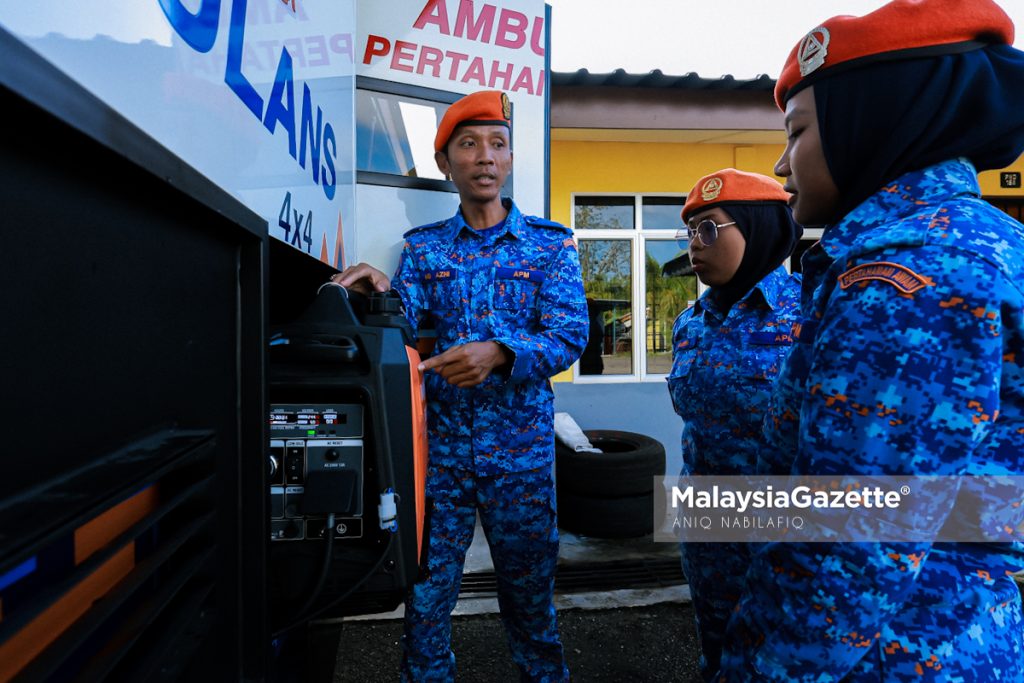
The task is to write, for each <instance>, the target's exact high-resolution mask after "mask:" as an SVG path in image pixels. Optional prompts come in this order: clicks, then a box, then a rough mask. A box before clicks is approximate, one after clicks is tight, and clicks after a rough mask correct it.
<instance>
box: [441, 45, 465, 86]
mask: <svg viewBox="0 0 1024 683" xmlns="http://www.w3.org/2000/svg"><path fill="white" fill-rule="evenodd" d="M444 54H445V56H446V57H448V59H450V60H452V70H451V72H450V73H449V74H448V80H450V81H454V80H455V79H456V77H457V76H458V73H459V64H462V62H464V61H466V60H467V59H469V55H464V54H462V53H461V52H452V51H451V50H448V51H446V52H445V53H444Z"/></svg>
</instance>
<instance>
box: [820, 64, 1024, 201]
mask: <svg viewBox="0 0 1024 683" xmlns="http://www.w3.org/2000/svg"><path fill="white" fill-rule="evenodd" d="M813 87H814V100H815V103H816V104H817V107H818V125H819V127H820V130H821V141H822V148H823V150H824V152H825V160H826V162H827V163H828V168H829V171H830V172H831V173H832V178H833V180H834V181H835V184H836V187H837V188H838V189H839V193H840V195H841V197H842V201H841V204H840V207H839V212H838V213H837V214H836V217H835V218H836V220H838V219H841V218H842V217H843V216H845V215H846V214H847V213H849V212H850V211H851V210H853V209H854V208H856V207H857V206H858V205H859V204H860V203H861V202H863V201H864V200H865V199H867V198H868V197H870V196H871V195H872V194H874V193H875V192H877V191H878V190H879V189H880V188H881V187H882V186H883V185H885V184H886V183H887V182H889V181H891V180H895V179H896V178H898V177H899V176H901V175H903V174H904V173H907V172H908V171H914V170H918V169H922V168H925V167H927V166H931V165H932V164H936V163H939V162H941V161H946V160H949V159H954V158H957V157H967V158H968V159H970V160H971V162H972V163H973V164H974V166H975V167H976V168H977V169H978V170H985V169H993V168H1003V167H1005V166H1007V165H1009V164H1011V163H1013V161H1014V160H1015V159H1017V157H1018V156H1020V154H1021V151H1022V150H1024V52H1020V51H1019V50H1015V49H1014V48H1012V47H1010V46H1008V45H990V46H987V47H983V48H979V49H976V50H972V51H970V52H963V53H960V54H950V55H941V56H937V57H922V58H917V59H908V60H904V61H886V62H877V63H874V64H868V65H865V66H863V67H860V68H856V69H852V70H849V71H845V72H841V73H838V74H836V75H835V76H831V77H829V78H823V79H821V80H820V81H817V82H815V83H814V85H813Z"/></svg>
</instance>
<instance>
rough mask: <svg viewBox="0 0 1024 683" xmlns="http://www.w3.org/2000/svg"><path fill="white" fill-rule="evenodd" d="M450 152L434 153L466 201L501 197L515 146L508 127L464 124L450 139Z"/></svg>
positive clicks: (487, 200)
mask: <svg viewBox="0 0 1024 683" xmlns="http://www.w3.org/2000/svg"><path fill="white" fill-rule="evenodd" d="M446 152H447V153H445V152H437V153H436V154H435V155H434V159H435V161H437V167H438V168H439V169H441V172H442V173H444V174H446V175H450V176H451V179H452V182H453V183H455V187H456V189H458V191H459V197H460V198H461V199H462V201H463V202H467V201H468V202H474V203H479V204H487V203H489V202H492V201H494V200H495V199H499V198H500V197H501V187H502V186H503V185H504V184H505V180H506V179H507V178H508V174H509V173H511V172H512V149H511V148H510V147H509V134H508V128H506V127H505V126H461V127H459V128H456V129H455V132H454V133H453V134H452V137H451V139H449V140H448V146H447V148H446Z"/></svg>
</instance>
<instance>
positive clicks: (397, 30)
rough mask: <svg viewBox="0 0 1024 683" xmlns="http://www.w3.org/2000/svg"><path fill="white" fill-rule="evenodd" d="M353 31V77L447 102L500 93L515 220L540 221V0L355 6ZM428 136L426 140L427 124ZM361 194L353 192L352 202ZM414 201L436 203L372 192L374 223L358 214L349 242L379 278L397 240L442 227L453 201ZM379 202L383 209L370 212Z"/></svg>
mask: <svg viewBox="0 0 1024 683" xmlns="http://www.w3.org/2000/svg"><path fill="white" fill-rule="evenodd" d="M357 26H358V32H357V36H358V37H357V40H356V44H355V46H354V52H355V59H356V62H357V64H356V73H357V74H358V75H359V76H366V77H371V78H377V79H382V80H385V81H392V82H398V83H404V84H407V85H412V86H420V87H425V88H431V89H433V90H442V91H446V92H449V93H455V94H468V93H471V92H475V91H478V90H503V91H505V92H506V93H508V95H509V98H510V99H511V100H512V107H513V110H512V111H513V121H512V125H513V133H512V147H513V154H514V161H513V182H514V192H515V200H516V203H517V204H518V205H519V207H520V209H522V211H523V212H524V213H528V214H535V215H536V214H543V212H544V199H545V194H546V191H547V189H546V187H545V182H544V175H545V174H544V171H545V155H544V150H545V143H546V130H545V109H546V107H545V99H546V98H545V95H546V90H547V87H548V86H547V72H546V69H545V64H546V60H545V41H546V35H547V26H546V22H545V5H544V2H543V0H491V1H490V2H480V1H479V0H477V1H476V2H474V1H473V0H402V1H400V2H398V1H392V2H381V1H380V0H358V2H357ZM407 123H408V122H407ZM430 128H431V130H430V131H429V138H430V140H431V141H432V140H433V134H434V130H436V122H434V123H433V125H432V126H430ZM413 153H414V154H415V153H416V150H415V149H414V150H413ZM430 166H433V163H432V162H431V163H430V164H426V163H420V162H417V167H419V168H423V169H424V172H423V173H422V177H430V175H429V172H430V170H431V169H430ZM433 170H436V169H433ZM370 194H371V193H369V192H367V191H364V188H363V187H360V194H359V196H360V202H363V197H364V196H369V195H370ZM415 194H418V195H425V194H434V195H441V193H427V192H425V191H422V190H404V189H396V188H380V190H374V192H373V193H372V195H373V197H374V198H375V199H376V200H377V202H376V206H375V207H373V208H372V212H373V215H371V214H370V213H368V211H370V210H371V209H368V207H365V206H361V207H360V209H359V212H360V221H359V225H358V234H357V236H356V243H357V244H358V245H359V253H360V259H362V260H368V261H371V262H373V263H375V264H377V265H380V266H381V267H383V268H384V269H385V270H388V269H389V268H391V267H393V266H394V263H393V261H394V260H395V257H396V256H397V250H398V248H399V245H400V244H401V233H402V231H404V230H406V229H408V228H410V227H413V226H414V225H417V224H420V223H426V222H428V221H433V220H441V219H443V218H446V217H447V216H448V215H451V213H453V212H454V208H455V206H456V205H457V201H458V200H457V197H454V196H453V195H443V196H438V197H436V198H435V199H432V200H431V199H428V198H426V197H414V196H413V195H415ZM385 197H387V198H388V201H389V202H390V205H389V206H381V205H380V203H379V202H380V200H382V199H384V198H385ZM428 205H429V206H432V207H434V208H435V212H434V213H432V215H417V216H410V217H409V218H408V219H407V218H406V216H407V214H408V213H409V212H410V211H411V210H412V207H416V206H428ZM442 207H444V208H442ZM442 211H443V212H444V213H441V212H442ZM371 219H373V220H371ZM410 219H411V220H410Z"/></svg>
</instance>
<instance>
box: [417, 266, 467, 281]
mask: <svg viewBox="0 0 1024 683" xmlns="http://www.w3.org/2000/svg"><path fill="white" fill-rule="evenodd" d="M458 274H459V271H457V270H455V269H453V268H448V269H446V270H435V271H434V272H433V273H427V274H426V275H424V276H423V280H424V281H425V282H432V281H434V280H454V279H455V278H456V277H457V276H458Z"/></svg>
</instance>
